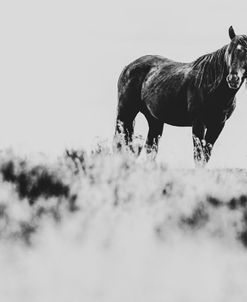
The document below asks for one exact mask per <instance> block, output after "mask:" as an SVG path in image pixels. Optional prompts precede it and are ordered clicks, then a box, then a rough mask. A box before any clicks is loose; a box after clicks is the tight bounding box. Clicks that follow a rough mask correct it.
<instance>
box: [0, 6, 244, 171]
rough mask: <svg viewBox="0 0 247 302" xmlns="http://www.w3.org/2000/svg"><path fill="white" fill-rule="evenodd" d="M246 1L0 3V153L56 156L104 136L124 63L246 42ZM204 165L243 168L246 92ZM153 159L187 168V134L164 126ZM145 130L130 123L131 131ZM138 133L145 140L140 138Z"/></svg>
mask: <svg viewBox="0 0 247 302" xmlns="http://www.w3.org/2000/svg"><path fill="white" fill-rule="evenodd" d="M246 8H247V3H246V1H237V2H236V1H235V2H234V1H223V0H221V1H213V0H209V1H196V0H192V1H177V0H173V1H164V0H163V1H160V0H158V1H140V0H138V1H133V0H125V1H116V0H106V1H73V0H72V1H71V0H70V1H61V0H60V1H55V0H49V1H48V0H43V1H31V0H30V1H26V0H23V1H13V0H8V1H1V2H0V39H1V50H0V53H1V56H0V102H1V111H0V148H1V147H6V146H14V147H15V148H17V147H18V148H24V147H25V148H30V149H32V150H40V151H46V152H50V153H56V152H58V151H60V150H62V149H63V148H64V147H65V146H66V147H70V146H71V147H77V148H81V147H85V146H88V145H89V143H90V142H92V140H93V138H94V137H95V136H99V137H103V138H105V137H106V138H112V135H113V131H114V119H115V113H116V105H117V90H116V82H117V78H118V76H119V74H120V72H121V70H122V68H123V66H125V65H127V64H128V63H129V62H130V61H131V60H134V59H136V58H137V57H138V56H141V55H145V54H160V55H163V56H167V57H169V58H172V59H176V60H180V61H191V60H193V59H195V58H197V57H198V56H200V55H202V54H204V53H206V52H210V51H214V50H216V49H217V48H220V47H221V46H223V45H224V44H226V43H228V41H229V39H228V27H229V26H230V25H233V26H234V28H235V31H236V32H237V33H246V34H247V23H246ZM237 103H238V106H237V110H236V112H235V114H234V116H233V117H232V118H231V119H230V121H229V122H228V124H227V128H226V129H224V130H223V134H222V135H221V137H220V139H219V141H218V144H217V145H216V148H215V154H214V158H213V160H212V165H213V164H214V163H216V165H228V166H236V165H237V166H247V165H246V163H247V138H246V137H247V136H246V135H245V132H246V130H247V123H246V118H245V116H246V114H247V92H246V91H245V90H244V89H242V91H240V93H239V96H238V102H237ZM166 128H167V129H165V131H164V136H163V139H162V142H161V149H160V155H159V156H160V158H162V159H163V158H165V160H166V161H168V162H170V163H171V164H175V165H176V164H177V165H178V164H179V165H180V164H184V165H185V166H186V165H191V164H192V150H191V135H190V133H191V129H190V128H175V127H168V126H167V127H166ZM145 129H146V124H145V122H144V120H143V119H140V118H139V119H138V123H137V130H138V131H139V132H142V133H143V134H145ZM143 131H144V132H143Z"/></svg>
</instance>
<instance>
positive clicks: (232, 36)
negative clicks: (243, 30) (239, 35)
mask: <svg viewBox="0 0 247 302" xmlns="http://www.w3.org/2000/svg"><path fill="white" fill-rule="evenodd" d="M235 36H236V34H235V31H234V29H233V27H232V26H230V27H229V37H230V38H231V40H232V39H233V38H235Z"/></svg>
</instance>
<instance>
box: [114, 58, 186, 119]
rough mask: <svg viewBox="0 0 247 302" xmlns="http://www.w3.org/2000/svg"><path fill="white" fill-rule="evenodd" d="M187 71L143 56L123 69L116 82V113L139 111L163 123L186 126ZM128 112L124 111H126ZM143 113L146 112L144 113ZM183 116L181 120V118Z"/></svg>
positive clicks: (182, 64) (163, 59) (166, 60)
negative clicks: (149, 114) (117, 102)
mask: <svg viewBox="0 0 247 302" xmlns="http://www.w3.org/2000/svg"><path fill="white" fill-rule="evenodd" d="M189 70H190V67H189V65H188V64H186V63H180V62H176V61H173V60H170V59H168V58H165V57H162V56H156V55H146V56H143V57H140V58H138V59H137V60H135V61H133V62H131V63H130V64H129V65H127V66H126V67H125V68H124V69H123V71H122V73H121V75H120V77H119V80H118V98H119V105H118V106H119V109H120V108H121V109H122V110H121V111H122V112H125V111H126V115H129V114H130V113H131V112H132V110H133V112H134V113H135V114H136V112H137V111H141V110H142V109H143V108H144V109H145V108H147V109H148V111H150V113H151V114H152V115H153V116H154V117H155V118H158V119H160V120H162V121H163V122H167V123H170V124H172V121H170V117H171V119H172V120H173V119H174V116H175V117H176V116H178V121H177V118H175V121H174V124H175V125H187V124H188V123H190V122H189V121H188V118H187V103H186V95H185V94H186V92H185V88H184V87H185V81H186V76H187V74H188V72H189ZM127 109H128V110H127ZM145 111H146V109H145ZM183 116H185V118H182V117H183Z"/></svg>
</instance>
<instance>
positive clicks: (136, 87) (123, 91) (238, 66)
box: [114, 26, 247, 165]
mask: <svg viewBox="0 0 247 302" xmlns="http://www.w3.org/2000/svg"><path fill="white" fill-rule="evenodd" d="M229 36H230V38H231V41H230V43H229V44H228V45H225V46H223V47H222V48H220V49H218V50H216V51H215V52H213V53H210V54H206V55H203V56H201V57H199V58H198V59H196V60H195V61H193V62H192V63H179V62H175V61H172V60H170V59H167V58H164V57H161V56H152V55H147V56H144V57H141V58H139V59H137V60H136V61H134V62H132V63H130V64H129V65H128V66H126V67H125V68H124V70H123V72H122V73H121V75H120V77H119V81H118V99H119V100H118V110H117V123H116V131H115V138H114V142H115V146H116V148H117V149H118V150H120V149H122V147H123V144H125V146H129V147H130V148H131V146H132V139H133V131H134V120H135V117H136V115H137V113H138V112H141V113H142V114H144V116H145V117H146V119H147V122H148V126H149V131H148V136H147V140H146V144H145V149H146V152H147V153H148V154H149V153H150V154H152V157H154V158H155V156H156V154H157V151H158V142H159V138H160V137H161V135H162V132H163V125H164V123H166V124H170V125H173V126H181V127H186V126H190V127H192V134H193V144H194V159H195V162H196V164H199V165H204V164H205V163H206V162H208V160H209V158H210V156H211V151H212V148H213V145H214V143H215V141H216V140H217V138H218V136H219V134H220V133H221V131H222V129H223V128H224V126H225V122H226V120H227V119H228V118H229V117H230V116H231V114H232V113H233V111H234V109H235V106H236V103H235V95H236V93H237V92H238V90H239V88H240V87H241V85H242V83H243V81H244V79H245V78H246V77H247V36H246V35H236V34H235V32H234V30H233V28H232V26H231V27H230V28H229ZM119 135H122V137H124V139H122V140H120V139H119V137H120V136H119Z"/></svg>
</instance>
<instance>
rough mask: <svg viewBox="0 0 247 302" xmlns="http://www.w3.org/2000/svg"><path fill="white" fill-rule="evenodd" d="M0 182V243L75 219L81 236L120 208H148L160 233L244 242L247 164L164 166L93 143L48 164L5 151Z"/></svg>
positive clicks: (161, 236) (28, 239)
mask: <svg viewBox="0 0 247 302" xmlns="http://www.w3.org/2000/svg"><path fill="white" fill-rule="evenodd" d="M0 181H1V186H0V244H2V243H3V242H5V243H6V241H13V242H22V243H24V244H27V245H32V243H34V242H35V238H36V237H37V236H38V234H39V231H40V229H42V227H44V226H46V225H48V224H50V223H52V224H53V227H54V226H55V227H58V228H59V227H60V226H61V225H63V222H68V221H73V220H76V221H78V222H80V223H79V224H80V226H79V225H78V229H76V228H75V229H74V232H75V233H74V234H73V233H72V234H71V236H72V237H73V236H75V234H77V233H81V236H82V234H84V235H83V236H86V233H87V232H86V230H88V227H87V225H88V224H92V223H93V222H94V221H95V218H96V217H98V216H100V215H101V214H102V213H105V212H107V216H108V220H107V222H106V225H105V227H107V224H108V223H110V221H111V219H115V217H117V216H119V215H120V216H121V214H123V213H125V214H126V213H128V212H130V213H133V212H136V211H137V212H138V211H139V212H143V211H147V213H149V214H148V215H149V216H150V219H152V224H151V226H152V229H151V230H150V231H152V232H153V233H154V236H155V237H156V238H157V239H158V240H165V239H166V238H167V237H169V236H170V235H171V234H172V233H174V232H179V233H181V234H183V235H186V236H188V235H189V236H190V235H192V234H193V236H195V235H198V234H199V235H198V236H201V235H202V234H204V235H205V234H208V235H209V236H211V237H213V238H215V240H219V241H228V240H231V241H233V242H236V244H239V243H240V244H242V245H243V246H247V171H246V170H241V169H221V170H207V169H191V170H184V169H181V170H179V169H176V170H174V169H168V168H167V167H166V166H165V165H163V164H158V163H155V162H148V161H147V162H144V161H143V162H139V161H138V160H136V158H135V157H134V156H131V155H130V154H111V152H110V150H109V148H108V147H106V146H104V145H103V144H98V145H97V147H96V148H95V149H94V150H93V151H91V152H90V153H86V152H84V151H75V150H71V151H68V150H67V151H66V152H65V154H64V155H63V156H61V157H60V158H59V159H58V160H57V162H54V163H52V164H51V163H45V162H43V163H39V164H37V163H33V162H32V160H30V159H28V158H20V157H18V156H16V155H15V154H14V153H11V154H10V155H7V153H2V155H1V157H0ZM120 213H121V214H120ZM88 231H90V230H88ZM109 240H110V239H109Z"/></svg>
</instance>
